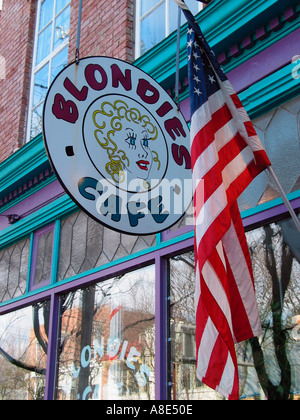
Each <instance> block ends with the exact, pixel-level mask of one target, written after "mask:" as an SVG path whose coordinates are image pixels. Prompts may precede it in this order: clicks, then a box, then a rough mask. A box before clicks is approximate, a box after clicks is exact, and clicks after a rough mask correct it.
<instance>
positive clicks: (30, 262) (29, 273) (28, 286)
mask: <svg viewBox="0 0 300 420" xmlns="http://www.w3.org/2000/svg"><path fill="white" fill-rule="evenodd" d="M33 241H34V234H33V233H31V235H30V248H29V257H28V268H27V285H26V295H27V294H28V293H29V290H30V277H31V268H32V253H33Z"/></svg>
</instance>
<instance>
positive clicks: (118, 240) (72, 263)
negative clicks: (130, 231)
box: [58, 211, 156, 280]
mask: <svg viewBox="0 0 300 420" xmlns="http://www.w3.org/2000/svg"><path fill="white" fill-rule="evenodd" d="M70 238H71V240H70ZM155 242H156V235H150V236H144V237H143V236H132V235H123V234H121V233H118V232H115V231H112V230H111V229H108V228H106V227H104V226H103V225H101V224H100V223H98V222H96V221H94V220H93V219H91V218H90V217H88V216H87V215H86V214H85V213H84V212H82V211H80V212H78V213H76V214H73V215H72V216H69V217H68V218H66V219H65V220H63V221H62V223H61V232H60V250H59V264H58V280H63V279H66V278H69V277H72V276H75V275H77V274H79V273H83V272H85V271H88V270H90V269H92V268H95V267H100V266H103V265H105V264H107V263H110V262H111V261H116V260H118V259H120V258H124V257H126V256H128V255H132V254H134V253H136V252H140V251H141V250H143V249H147V248H149V247H150V246H153V245H154V244H155Z"/></svg>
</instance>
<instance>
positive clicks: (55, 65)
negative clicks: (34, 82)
mask: <svg viewBox="0 0 300 420" xmlns="http://www.w3.org/2000/svg"><path fill="white" fill-rule="evenodd" d="M68 50H69V48H68V47H66V48H64V49H63V50H62V51H61V52H60V53H59V54H57V55H56V56H55V57H54V58H53V60H52V66H51V82H52V80H53V79H54V78H55V77H56V76H57V75H58V73H59V72H60V71H61V70H63V69H64V67H65V66H66V65H67V62H68Z"/></svg>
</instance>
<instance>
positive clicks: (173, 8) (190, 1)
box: [169, 0, 200, 33]
mask: <svg viewBox="0 0 300 420" xmlns="http://www.w3.org/2000/svg"><path fill="white" fill-rule="evenodd" d="M169 2H170V3H169V30H170V33H171V32H173V31H175V30H177V22H178V6H177V4H176V3H175V2H174V0H169ZM185 3H186V4H187V6H188V7H189V9H190V11H191V12H192V13H193V15H194V16H195V15H196V14H197V13H198V12H199V10H200V8H199V4H200V3H199V2H197V1H195V0H186V1H185ZM186 21H187V20H186V18H185V17H184V15H183V13H181V25H183V24H184V23H186Z"/></svg>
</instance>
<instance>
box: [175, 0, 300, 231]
mask: <svg viewBox="0 0 300 420" xmlns="http://www.w3.org/2000/svg"><path fill="white" fill-rule="evenodd" d="M174 1H175V3H176V4H177V5H178V8H181V9H183V10H187V11H189V12H190V13H191V11H190V9H189V8H188V6H187V5H186V4H185V3H184V1H183V0H174ZM177 48H179V47H177ZM267 170H268V173H269V174H270V176H271V178H272V179H273V181H274V183H275V185H276V187H277V190H278V192H279V194H280V196H281V198H282V201H283V202H284V204H285V206H286V207H287V209H288V211H289V213H290V215H291V217H292V220H293V221H294V223H295V225H296V227H297V229H298V231H299V232H300V220H299V219H298V217H297V215H296V212H295V210H294V209H293V207H292V205H291V203H290V201H289V199H288V198H287V195H286V194H285V192H284V190H283V188H282V186H281V184H280V182H279V180H278V178H277V176H276V174H275V172H274V170H273V168H272V167H271V166H269V167H268V168H267Z"/></svg>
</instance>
